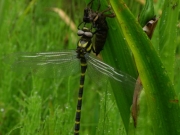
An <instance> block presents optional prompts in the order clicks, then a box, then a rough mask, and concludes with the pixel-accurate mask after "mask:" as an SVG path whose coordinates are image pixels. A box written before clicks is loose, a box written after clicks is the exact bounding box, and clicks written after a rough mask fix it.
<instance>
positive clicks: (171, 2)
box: [159, 0, 180, 82]
mask: <svg viewBox="0 0 180 135" xmlns="http://www.w3.org/2000/svg"><path fill="white" fill-rule="evenodd" d="M179 4H180V2H179V0H166V1H165V3H164V8H163V13H162V16H161V20H160V25H159V54H160V57H161V60H162V62H163V64H164V67H165V68H166V70H167V73H168V75H169V77H170V79H171V81H172V82H173V79H174V63H175V51H176V46H177V24H178V15H179V8H180V6H179Z"/></svg>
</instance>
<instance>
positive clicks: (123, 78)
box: [87, 55, 136, 90]
mask: <svg viewBox="0 0 180 135" xmlns="http://www.w3.org/2000/svg"><path fill="white" fill-rule="evenodd" d="M87 59H88V68H87V70H88V74H89V76H90V78H91V79H93V80H97V78H98V81H97V82H98V83H101V80H102V81H106V80H108V79H109V80H110V81H112V82H113V83H114V82H115V83H118V84H120V85H121V87H122V88H123V89H128V90H134V87H135V83H136V79H134V78H133V77H131V76H130V75H128V74H126V73H124V72H122V71H119V70H117V69H115V68H113V67H111V66H109V65H108V64H106V63H104V62H102V61H100V60H98V59H97V58H94V57H93V56H92V55H91V56H88V58H87Z"/></svg>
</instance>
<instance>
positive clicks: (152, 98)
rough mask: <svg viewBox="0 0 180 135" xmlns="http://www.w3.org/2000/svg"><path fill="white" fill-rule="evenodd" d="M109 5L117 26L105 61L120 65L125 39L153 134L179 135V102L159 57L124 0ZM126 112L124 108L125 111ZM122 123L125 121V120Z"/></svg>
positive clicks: (116, 0)
mask: <svg viewBox="0 0 180 135" xmlns="http://www.w3.org/2000/svg"><path fill="white" fill-rule="evenodd" d="M110 2H111V5H112V7H113V9H114V12H115V13H116V18H117V22H118V25H116V24H114V26H113V28H114V29H115V30H114V34H113V33H111V32H113V31H110V32H109V35H110V36H109V39H108V45H109V49H107V47H108V45H107V46H106V47H105V49H104V52H103V53H104V54H106V57H103V58H104V60H105V61H107V60H109V62H110V59H111V60H112V61H111V62H110V63H109V64H111V65H112V64H113V63H116V64H117V65H118V64H119V60H120V59H121V58H122V57H121V56H120V53H121V52H122V51H123V52H125V51H126V50H122V51H121V52H119V50H121V49H122V48H121V47H122V46H123V45H124V43H123V42H122V38H124V39H125V42H126V44H127V45H128V46H129V48H130V49H131V51H132V53H133V55H134V59H135V62H136V65H137V68H138V71H139V75H140V78H141V80H142V83H143V87H144V89H145V94H146V96H147V99H146V100H147V104H148V109H149V111H150V112H149V113H150V116H151V119H152V128H153V131H154V134H158V135H159V134H163V135H165V134H167V135H169V134H174V135H175V134H178V129H179V128H180V121H179V120H178V116H179V114H180V112H179V111H180V110H179V105H178V99H177V95H176V94H175V91H174V88H173V85H172V83H171V81H170V79H169V77H168V74H167V72H166V70H165V68H164V65H163V64H162V62H161V60H160V57H159V56H158V54H157V52H156V51H155V49H154V47H153V46H152V44H151V41H150V40H149V39H148V37H147V36H146V34H145V33H144V32H143V30H142V28H141V26H140V25H139V24H138V22H137V21H136V19H135V17H134V16H133V15H132V13H131V12H130V11H129V9H128V7H127V6H126V4H125V3H124V2H123V1H122V0H111V1H110ZM113 23H114V22H113V21H111V23H109V25H113ZM111 35H113V36H111ZM121 36H122V37H121ZM113 40H115V41H116V43H115V41H114V43H113V42H110V41H113ZM105 52H106V53H105ZM113 57H114V58H113ZM113 59H114V61H113ZM126 61H129V59H126ZM126 63H127V62H126ZM129 63H131V62H129ZM113 89H114V88H113ZM113 92H114V95H116V96H115V97H116V100H118V98H117V97H119V98H121V95H119V93H118V92H117V91H115V90H114V91H113ZM117 104H118V107H119V106H120V104H119V103H118V102H117ZM127 108H128V107H125V109H127ZM119 110H120V109H119ZM123 113H125V111H124V112H121V115H122V114H123ZM122 116H123V115H122ZM123 119H124V120H125V118H123ZM126 120H127V119H126ZM126 123H127V121H124V124H125V128H126V131H127V127H128V126H127V125H126Z"/></svg>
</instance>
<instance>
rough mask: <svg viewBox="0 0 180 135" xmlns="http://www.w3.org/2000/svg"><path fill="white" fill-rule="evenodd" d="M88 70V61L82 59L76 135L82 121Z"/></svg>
mask: <svg viewBox="0 0 180 135" xmlns="http://www.w3.org/2000/svg"><path fill="white" fill-rule="evenodd" d="M86 69H87V63H86V59H85V58H84V59H81V77H80V85H79V94H78V102H77V109H76V118H75V127H74V135H79V129H80V119H81V106H82V96H83V89H84V80H85V72H86Z"/></svg>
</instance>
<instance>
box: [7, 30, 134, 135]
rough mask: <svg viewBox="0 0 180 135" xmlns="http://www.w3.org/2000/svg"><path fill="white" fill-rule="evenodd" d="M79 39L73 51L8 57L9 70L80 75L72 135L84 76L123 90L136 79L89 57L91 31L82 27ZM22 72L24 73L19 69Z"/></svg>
mask: <svg viewBox="0 0 180 135" xmlns="http://www.w3.org/2000/svg"><path fill="white" fill-rule="evenodd" d="M77 34H78V36H80V39H79V41H78V43H77V48H76V49H75V50H60V51H59V52H39V53H23V54H13V55H12V56H10V58H9V60H10V61H11V65H12V68H15V67H19V68H18V69H20V70H21V69H25V70H31V71H32V72H34V73H37V74H39V75H41V74H44V73H48V74H49V75H50V76H51V75H57V77H64V76H69V75H73V74H76V73H77V72H79V73H80V81H79V92H78V101H77V108H76V115H75V126H74V135H79V131H80V120H81V108H82V97H83V91H84V82H85V73H86V71H87V72H88V75H89V76H90V78H91V77H92V78H91V79H93V78H96V77H99V78H105V80H108V79H109V80H111V81H113V82H116V83H118V84H119V85H120V86H122V87H123V90H132V91H133V89H134V86H135V83H136V79H135V78H133V77H131V76H130V75H128V74H126V73H124V72H122V71H119V70H117V69H115V68H113V67H112V66H110V65H108V64H106V63H104V62H103V61H101V60H99V59H98V58H97V57H96V56H94V55H93V54H91V51H92V50H93V45H92V38H93V36H94V34H93V32H92V30H91V29H89V28H87V27H83V28H82V29H79V30H78V32H77ZM22 71H23V70H22Z"/></svg>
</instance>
